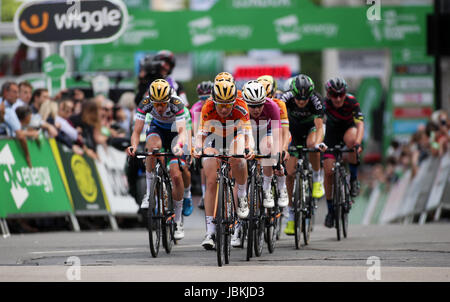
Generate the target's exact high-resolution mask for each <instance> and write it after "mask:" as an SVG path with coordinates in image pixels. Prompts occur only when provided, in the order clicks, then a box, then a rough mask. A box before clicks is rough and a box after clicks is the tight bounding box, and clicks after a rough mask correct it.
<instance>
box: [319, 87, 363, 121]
mask: <svg viewBox="0 0 450 302" xmlns="http://www.w3.org/2000/svg"><path fill="white" fill-rule="evenodd" d="M324 105H325V114H326V117H327V122H326V124H327V128H328V127H330V129H331V128H332V127H334V128H348V127H349V126H352V125H354V124H355V123H358V122H362V121H364V115H363V114H362V112H361V108H360V106H359V103H358V101H357V100H356V98H355V97H354V96H353V95H351V94H347V95H346V97H345V100H344V105H342V107H340V108H336V107H334V105H333V102H332V101H331V100H330V99H329V98H325V101H324Z"/></svg>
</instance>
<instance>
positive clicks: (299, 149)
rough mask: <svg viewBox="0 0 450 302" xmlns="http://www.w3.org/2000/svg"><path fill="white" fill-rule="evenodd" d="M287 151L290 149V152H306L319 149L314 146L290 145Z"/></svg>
mask: <svg viewBox="0 0 450 302" xmlns="http://www.w3.org/2000/svg"><path fill="white" fill-rule="evenodd" d="M289 151H291V152H303V153H307V152H321V151H320V150H319V149H316V148H305V147H303V146H290V147H289Z"/></svg>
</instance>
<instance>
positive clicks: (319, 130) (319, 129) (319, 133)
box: [314, 117, 324, 146]
mask: <svg viewBox="0 0 450 302" xmlns="http://www.w3.org/2000/svg"><path fill="white" fill-rule="evenodd" d="M314 126H315V127H316V142H315V143H314V145H315V146H317V145H318V144H320V143H321V142H323V134H324V133H323V118H322V117H316V118H315V119H314Z"/></svg>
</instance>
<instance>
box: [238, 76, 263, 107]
mask: <svg viewBox="0 0 450 302" xmlns="http://www.w3.org/2000/svg"><path fill="white" fill-rule="evenodd" d="M242 97H243V98H244V100H245V101H246V102H247V104H248V105H250V106H251V105H262V104H264V103H265V102H266V89H265V88H264V86H263V85H262V84H261V83H260V82H258V81H254V80H253V81H248V82H247V83H245V84H244V87H242Z"/></svg>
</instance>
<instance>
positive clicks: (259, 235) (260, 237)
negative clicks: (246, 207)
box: [255, 186, 265, 257]
mask: <svg viewBox="0 0 450 302" xmlns="http://www.w3.org/2000/svg"><path fill="white" fill-rule="evenodd" d="M257 194H258V195H257V199H256V208H255V213H256V217H255V218H256V219H255V222H256V228H255V255H256V257H260V256H261V255H262V250H263V247H264V229H265V223H264V222H265V221H264V220H265V218H264V217H265V215H264V209H265V208H264V206H263V204H262V200H263V197H262V188H261V187H260V186H257Z"/></svg>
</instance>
